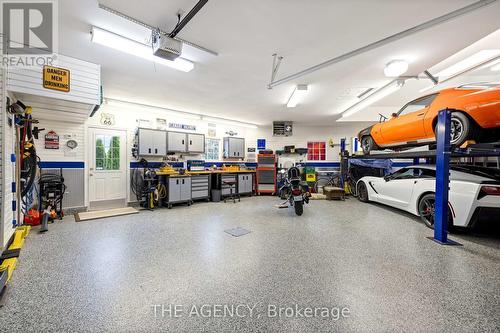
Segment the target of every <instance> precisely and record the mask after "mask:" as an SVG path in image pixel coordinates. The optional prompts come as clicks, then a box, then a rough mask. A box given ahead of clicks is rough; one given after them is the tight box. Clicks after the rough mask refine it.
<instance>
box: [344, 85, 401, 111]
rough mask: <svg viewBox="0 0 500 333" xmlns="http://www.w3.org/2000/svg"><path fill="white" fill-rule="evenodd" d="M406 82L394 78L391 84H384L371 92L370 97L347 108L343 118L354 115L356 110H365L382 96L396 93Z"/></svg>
mask: <svg viewBox="0 0 500 333" xmlns="http://www.w3.org/2000/svg"><path fill="white" fill-rule="evenodd" d="M404 84H405V81H404V80H394V81H391V82H390V83H389V84H387V85H385V86H383V87H382V88H380V89H378V90H377V91H375V92H374V93H372V94H370V95H369V96H368V97H366V98H365V99H363V100H361V101H359V102H358V103H356V104H354V105H353V106H351V107H350V108H348V109H347V110H345V111H344V112H343V113H342V118H347V117H349V116H352V115H353V114H355V113H356V112H359V111H361V110H363V109H364V108H366V107H368V106H370V105H372V104H373V103H375V102H377V101H379V100H381V99H382V98H384V97H386V96H389V95H390V94H392V93H394V92H395V91H397V90H399V89H401V87H403V86H404Z"/></svg>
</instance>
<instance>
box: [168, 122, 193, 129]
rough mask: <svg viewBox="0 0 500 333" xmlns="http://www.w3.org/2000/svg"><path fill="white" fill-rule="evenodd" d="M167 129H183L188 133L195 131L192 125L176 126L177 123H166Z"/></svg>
mask: <svg viewBox="0 0 500 333" xmlns="http://www.w3.org/2000/svg"><path fill="white" fill-rule="evenodd" d="M168 127H169V128H176V129H183V130H188V131H196V126H194V125H186V124H177V123H168Z"/></svg>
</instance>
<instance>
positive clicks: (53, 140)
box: [45, 131, 59, 149]
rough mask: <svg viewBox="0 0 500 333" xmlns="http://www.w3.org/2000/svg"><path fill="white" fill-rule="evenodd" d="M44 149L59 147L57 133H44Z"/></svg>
mask: <svg viewBox="0 0 500 333" xmlns="http://www.w3.org/2000/svg"><path fill="white" fill-rule="evenodd" d="M45 149H59V135H57V133H56V132H54V131H49V132H48V133H47V134H45Z"/></svg>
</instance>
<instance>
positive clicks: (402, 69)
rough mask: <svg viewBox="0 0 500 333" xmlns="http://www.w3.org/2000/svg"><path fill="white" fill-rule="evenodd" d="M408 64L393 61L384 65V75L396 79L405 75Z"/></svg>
mask: <svg viewBox="0 0 500 333" xmlns="http://www.w3.org/2000/svg"><path fill="white" fill-rule="evenodd" d="M407 70H408V63H407V62H406V61H404V60H393V61H391V62H389V63H388V64H387V65H385V68H384V74H385V76H387V77H398V76H401V75H402V74H404V73H406V71H407Z"/></svg>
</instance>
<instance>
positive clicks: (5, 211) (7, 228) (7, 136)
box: [0, 70, 19, 248]
mask: <svg viewBox="0 0 500 333" xmlns="http://www.w3.org/2000/svg"><path fill="white" fill-rule="evenodd" d="M0 71H1V70H0ZM3 73H4V74H5V72H3ZM2 78H5V76H4V75H2ZM0 89H1V91H2V92H1V105H0V111H1V116H0V118H1V124H0V127H1V128H2V133H1V147H2V152H1V155H0V156H1V164H2V165H1V171H2V177H1V178H2V183H1V189H2V195H1V205H2V207H1V210H2V216H1V220H0V221H1V237H0V242H1V244H0V245H1V248H4V247H5V246H6V245H7V242H8V241H9V238H10V237H11V236H12V234H13V233H14V229H13V228H12V218H13V214H12V200H13V199H14V195H13V193H12V179H13V177H12V176H13V173H14V168H13V164H12V163H11V161H10V157H11V154H12V153H13V152H14V135H15V134H14V133H15V132H14V126H12V127H10V126H9V125H8V118H10V115H8V114H7V112H6V110H5V104H6V97H7V93H6V90H5V81H4V80H0ZM18 204H19V203H18Z"/></svg>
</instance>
